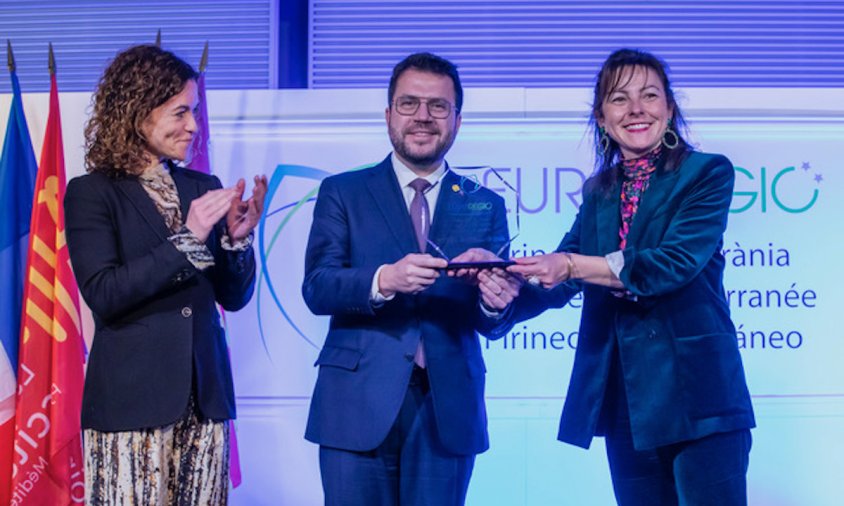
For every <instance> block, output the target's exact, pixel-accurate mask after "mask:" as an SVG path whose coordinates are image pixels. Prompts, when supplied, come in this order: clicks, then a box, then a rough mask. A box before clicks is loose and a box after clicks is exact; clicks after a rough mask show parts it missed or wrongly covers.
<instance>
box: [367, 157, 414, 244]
mask: <svg viewBox="0 0 844 506" xmlns="http://www.w3.org/2000/svg"><path fill="white" fill-rule="evenodd" d="M367 186H368V187H369V192H370V193H371V195H372V199H371V200H372V202H375V206H376V207H377V208H378V210H379V211H380V212H381V215H382V217H383V218H384V222H385V223H386V225H387V229H388V230H390V233H391V235H392V236H393V238H395V240H396V242H397V243H398V245H399V247H400V248H401V250H402V251H403V252H411V251H412V252H417V253H418V252H419V246H418V245H417V244H416V234H415V232H414V231H413V223H412V222H411V221H410V213H409V212H408V210H407V206H406V205H405V203H404V197H403V196H402V191H401V188H400V187H399V182H398V179H396V173H395V171H394V170H393V165H392V163H391V162H390V157H389V156H388V157H387V158H386V159H385V160H384V161H383V162H381V163H380V164H378V165H377V166H375V168H374V169H373V170H372V176H371V177H370V178H369V180H368V181H367Z"/></svg>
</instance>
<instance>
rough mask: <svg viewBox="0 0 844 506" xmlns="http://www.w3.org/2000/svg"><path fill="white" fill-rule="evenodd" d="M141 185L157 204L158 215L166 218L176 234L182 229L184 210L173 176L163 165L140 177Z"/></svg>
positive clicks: (166, 221) (165, 220) (168, 226)
mask: <svg viewBox="0 0 844 506" xmlns="http://www.w3.org/2000/svg"><path fill="white" fill-rule="evenodd" d="M140 180H141V185H142V186H143V187H144V190H146V192H147V195H149V197H150V198H151V199H152V201H153V203H155V207H156V209H158V213H159V214H160V215H161V217H162V218H164V222H165V223H166V224H167V228H169V229H170V232H172V233H174V234H175V233H176V232H178V231H179V230H180V229H181V228H182V209H181V207H180V202H179V192H178V191H177V190H176V184H175V183H174V182H173V176H171V175H170V172H169V171H167V170H166V169H165V168H164V165H163V164H159V165H157V166H156V167H155V168H151V169H148V170H146V171H144V173H143V174H141V175H140Z"/></svg>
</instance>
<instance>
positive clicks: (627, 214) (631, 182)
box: [618, 146, 662, 250]
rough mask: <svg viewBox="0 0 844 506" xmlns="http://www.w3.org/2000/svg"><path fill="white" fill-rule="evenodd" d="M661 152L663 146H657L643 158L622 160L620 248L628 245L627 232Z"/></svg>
mask: <svg viewBox="0 0 844 506" xmlns="http://www.w3.org/2000/svg"><path fill="white" fill-rule="evenodd" d="M661 152H662V148H661V146H657V147H656V149H654V150H653V151H651V152H650V153H648V154H646V155H645V156H643V157H641V158H634V159H632V160H622V161H621V169H622V172H623V175H624V182H623V183H622V184H621V229H620V230H619V231H618V236H619V238H620V239H621V240H620V242H619V249H622V250H623V249H624V248H625V246H627V234H628V233H630V225H631V224H632V223H633V217H634V216H636V211H637V210H638V209H639V203H640V202H641V200H642V195H643V194H644V193H645V190H647V189H648V184H649V182H650V179H651V175H652V174H653V173H654V171H655V170H656V162H657V159H659V155H660V153H661Z"/></svg>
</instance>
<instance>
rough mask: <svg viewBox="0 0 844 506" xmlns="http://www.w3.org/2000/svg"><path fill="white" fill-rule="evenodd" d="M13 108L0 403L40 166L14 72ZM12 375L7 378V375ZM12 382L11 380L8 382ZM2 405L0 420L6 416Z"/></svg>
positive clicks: (1, 161)
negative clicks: (36, 177)
mask: <svg viewBox="0 0 844 506" xmlns="http://www.w3.org/2000/svg"><path fill="white" fill-rule="evenodd" d="M11 78H12V92H13V98H12V107H11V109H10V111H9V121H8V124H7V125H6V139H5V141H4V142H3V154H2V156H0V279H2V282H0V343H2V348H0V406H4V405H7V403H6V402H3V401H8V400H9V399H8V394H9V393H11V394H12V395H14V392H15V390H16V389H17V382H16V381H15V375H16V374H17V367H18V341H19V339H20V323H21V304H22V302H23V281H24V269H25V268H26V252H27V250H28V248H29V220H30V218H31V215H32V192H33V188H34V186H35V176H36V174H37V172H38V165H37V163H36V161H35V152H34V151H33V149H32V141H31V140H30V138H29V129H28V128H27V126H26V118H25V117H24V113H23V100H22V98H21V89H20V83H19V82H18V76H17V75H16V74H15V72H14V71H12V73H11ZM10 376H11V378H10ZM10 380H11V381H12V384H11V385H10V384H9V381H10ZM6 415H7V413H4V412H3V410H0V424H2V423H3V422H5V421H6V420H7V418H6Z"/></svg>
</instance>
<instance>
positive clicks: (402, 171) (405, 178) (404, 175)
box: [390, 151, 445, 188]
mask: <svg viewBox="0 0 844 506" xmlns="http://www.w3.org/2000/svg"><path fill="white" fill-rule="evenodd" d="M390 161H392V162H393V171H394V172H395V173H396V178H397V179H398V180H399V186H400V187H402V188H405V187H407V186H408V185H409V184H410V182H411V181H413V180H414V179H416V178H418V177H421V178H422V179H425V180H426V181H428V182H429V183H431V185H434V184H436V183H437V182H438V181H439V180H440V178H442V176H443V175H444V173H445V162H443V163H441V164H440V166H439V167H437V170H435V171H434V172H432V173H430V174H428V175H427V176H418V175H416V173H415V172H413V171H412V170H410V167H408V166H407V165H405V164H404V163H402V161H401V160H400V159H399V157H398V156H396V152H395V151H393V154H392V155H391V156H390Z"/></svg>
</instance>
